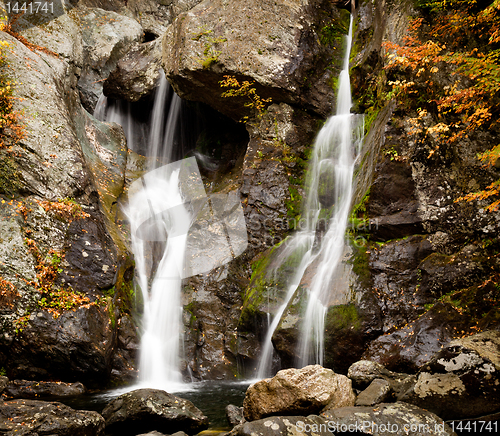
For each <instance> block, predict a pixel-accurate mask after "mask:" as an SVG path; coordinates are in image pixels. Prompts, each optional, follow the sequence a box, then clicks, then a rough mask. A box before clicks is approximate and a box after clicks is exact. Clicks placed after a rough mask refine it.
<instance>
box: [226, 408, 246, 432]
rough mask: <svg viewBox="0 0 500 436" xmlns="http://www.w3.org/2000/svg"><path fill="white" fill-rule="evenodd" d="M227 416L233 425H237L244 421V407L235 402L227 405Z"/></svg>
mask: <svg viewBox="0 0 500 436" xmlns="http://www.w3.org/2000/svg"><path fill="white" fill-rule="evenodd" d="M226 418H227V422H228V423H229V425H230V426H231V427H235V426H237V425H238V424H241V423H242V422H243V419H244V418H243V407H238V406H235V405H233V404H228V405H227V406H226Z"/></svg>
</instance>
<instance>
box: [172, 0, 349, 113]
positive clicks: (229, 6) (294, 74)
mask: <svg viewBox="0 0 500 436" xmlns="http://www.w3.org/2000/svg"><path fill="white" fill-rule="evenodd" d="M327 16H328V17H329V21H328V23H330V22H331V17H333V16H334V17H338V16H339V13H338V11H337V10H336V9H335V8H334V7H333V5H332V4H331V3H330V2H327V1H314V2H310V3H308V4H302V3H283V2H274V1H269V0H254V1H251V2H250V3H247V4H246V5H245V6H244V7H241V5H236V4H235V3H234V2H225V1H223V0H216V1H204V2H202V3H200V4H198V5H197V6H196V7H194V8H193V9H192V10H191V11H190V12H189V13H185V14H181V15H180V16H179V17H178V18H177V19H176V20H175V21H174V22H173V23H172V25H171V26H170V27H169V29H168V30H167V32H166V34H165V36H164V37H163V62H164V65H165V72H166V74H167V77H168V79H169V81H170V82H171V83H172V85H173V87H174V89H175V91H176V92H177V93H178V94H179V95H180V96H181V97H182V98H186V99H188V100H196V101H203V102H205V103H207V104H210V105H212V106H213V107H214V108H216V109H217V110H219V111H221V112H222V113H224V114H226V115H228V116H230V117H233V118H235V119H239V118H241V117H242V116H244V115H248V114H250V115H254V114H253V113H252V111H251V110H249V109H248V108H245V107H244V105H243V103H244V100H243V99H240V98H222V97H221V93H222V92H221V88H220V85H219V83H218V82H219V81H220V80H222V79H223V76H224V75H237V76H238V78H239V79H243V80H252V81H255V82H256V89H257V94H259V95H260V96H261V97H263V98H269V97H270V98H272V99H273V101H274V102H276V103H279V102H286V103H299V102H300V104H302V105H303V106H304V107H305V108H308V109H312V110H314V111H316V112H317V113H320V114H321V115H323V116H324V115H326V114H329V113H330V112H331V109H332V102H333V101H334V92H333V89H332V88H331V87H330V86H329V84H328V79H329V77H330V74H332V73H331V71H329V70H328V67H329V65H330V61H331V59H332V55H333V52H334V50H333V48H334V47H333V46H329V45H322V44H321V43H320V40H319V35H318V34H317V33H316V32H317V31H316V29H320V28H321V27H322V25H321V23H322V20H324V19H325V18H326V17H327ZM270 17H272V18H270ZM325 24H326V21H325ZM333 74H334V73H333ZM308 84H311V85H312V84H314V86H310V85H309V86H310V87H309V86H308Z"/></svg>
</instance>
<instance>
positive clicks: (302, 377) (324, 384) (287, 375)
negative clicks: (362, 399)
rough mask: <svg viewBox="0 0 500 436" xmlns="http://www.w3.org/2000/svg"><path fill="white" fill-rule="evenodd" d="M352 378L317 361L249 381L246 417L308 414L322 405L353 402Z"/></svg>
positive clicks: (341, 404)
mask: <svg viewBox="0 0 500 436" xmlns="http://www.w3.org/2000/svg"><path fill="white" fill-rule="evenodd" d="M355 398H356V397H355V395H354V392H353V390H352V387H351V381H350V380H349V379H348V378H347V377H346V376H344V375H340V374H335V373H334V372H333V371H332V370H330V369H326V368H323V367H321V366H320V365H310V366H306V367H304V368H302V369H294V368H291V369H284V370H281V371H279V372H278V373H277V374H276V375H275V376H274V377H273V378H270V379H264V380H262V381H259V382H257V383H254V384H253V385H251V386H250V387H249V388H248V390H247V392H246V395H245V399H244V401H243V411H244V416H245V419H247V420H249V421H254V420H256V419H261V418H262V417H266V416H271V415H279V414H290V415H292V414H294V413H295V414H296V413H302V414H310V413H316V412H319V410H321V409H322V408H323V407H325V406H327V405H328V407H330V408H336V407H344V406H348V405H353V404H354V401H355Z"/></svg>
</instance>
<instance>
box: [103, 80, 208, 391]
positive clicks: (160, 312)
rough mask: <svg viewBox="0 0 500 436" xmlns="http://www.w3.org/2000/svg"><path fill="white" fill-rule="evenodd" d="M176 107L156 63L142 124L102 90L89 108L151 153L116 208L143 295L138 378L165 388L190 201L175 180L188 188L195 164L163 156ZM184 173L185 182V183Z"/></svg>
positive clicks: (175, 346)
mask: <svg viewBox="0 0 500 436" xmlns="http://www.w3.org/2000/svg"><path fill="white" fill-rule="evenodd" d="M167 110H168V117H165V113H166V112H167ZM180 110H181V99H180V98H179V97H178V96H177V95H176V94H175V93H173V91H172V89H171V87H170V85H169V84H168V81H167V80H166V78H165V75H164V74H163V71H162V72H161V75H160V82H159V86H158V87H157V89H156V92H155V97H154V102H153V108H152V111H151V114H150V119H149V123H148V130H149V132H146V130H145V128H144V126H142V125H141V124H140V123H138V122H137V121H136V120H135V117H134V116H133V114H132V113H131V105H130V103H128V102H121V101H112V102H109V101H108V100H107V99H106V97H104V96H102V97H101V99H100V100H99V102H98V104H97V106H96V111H95V112H94V115H95V117H96V118H98V119H100V120H102V121H108V122H116V123H118V124H121V125H122V127H123V129H124V133H125V136H126V137H127V144H128V148H129V149H135V150H140V149H141V148H142V149H144V148H145V147H146V153H145V154H146V156H147V157H149V158H151V159H150V160H149V164H148V170H149V171H148V172H147V173H146V174H145V175H144V176H143V177H142V178H141V179H138V180H136V181H135V182H134V183H132V184H131V186H130V188H129V192H128V194H129V203H128V206H127V207H126V209H125V211H124V212H125V214H126V215H127V218H128V220H129V222H130V229H131V248H132V252H133V254H134V260H135V264H136V287H138V288H139V289H140V292H141V293H142V297H143V301H144V316H143V332H142V337H141V344H140V356H139V377H140V385H141V386H144V387H151V388H160V389H165V390H169V391H179V390H181V389H182V376H181V372H180V344H181V339H182V331H181V316H182V305H181V300H180V298H181V297H180V296H181V284H182V278H183V274H184V268H185V265H184V258H185V253H186V250H187V247H186V244H187V238H188V230H189V227H190V226H191V224H192V220H193V210H192V208H190V207H189V205H185V204H184V203H185V192H183V187H184V190H191V191H192V190H193V183H192V182H191V180H190V177H192V172H193V168H195V169H196V171H197V166H196V161H195V159H194V158H191V159H186V160H183V161H179V162H175V163H170V162H171V159H172V156H173V154H172V152H173V147H174V138H175V134H176V128H177V125H178V122H179V116H180ZM145 138H147V142H146V141H145ZM188 180H189V185H190V186H188V187H186V181H188ZM196 188H199V186H196ZM201 189H202V190H203V186H201ZM190 193H191V194H192V192H190ZM203 193H204V190H203ZM158 217H161V218H160V219H158Z"/></svg>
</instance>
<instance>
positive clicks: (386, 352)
mask: <svg viewBox="0 0 500 436" xmlns="http://www.w3.org/2000/svg"><path fill="white" fill-rule="evenodd" d="M468 327H469V320H468V319H467V318H464V317H463V316H462V314H461V313H460V312H459V311H457V309H456V308H454V307H453V306H452V305H451V304H448V303H442V302H439V303H436V304H435V305H434V306H433V307H432V308H431V309H430V310H429V311H427V312H426V313H425V314H424V315H422V316H421V317H420V318H418V319H417V320H416V321H414V322H412V323H409V324H408V325H406V326H405V327H403V328H400V329H396V330H394V331H391V332H390V333H388V334H385V335H383V336H380V337H378V338H377V339H376V340H374V341H372V342H371V343H370V345H369V346H368V348H367V350H366V351H365V353H364V354H363V357H362V358H363V359H365V360H373V361H375V362H378V363H381V364H382V365H384V366H385V367H386V368H387V369H389V370H393V371H404V372H409V373H412V372H417V371H418V369H419V368H420V367H421V366H422V365H424V364H425V363H427V362H428V361H429V360H431V358H432V356H433V355H434V354H435V353H437V352H439V351H440V350H441V348H442V347H443V346H444V345H446V344H447V343H448V342H449V341H450V340H452V339H454V338H456V337H458V336H459V335H461V334H462V333H461V332H464V331H468Z"/></svg>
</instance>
